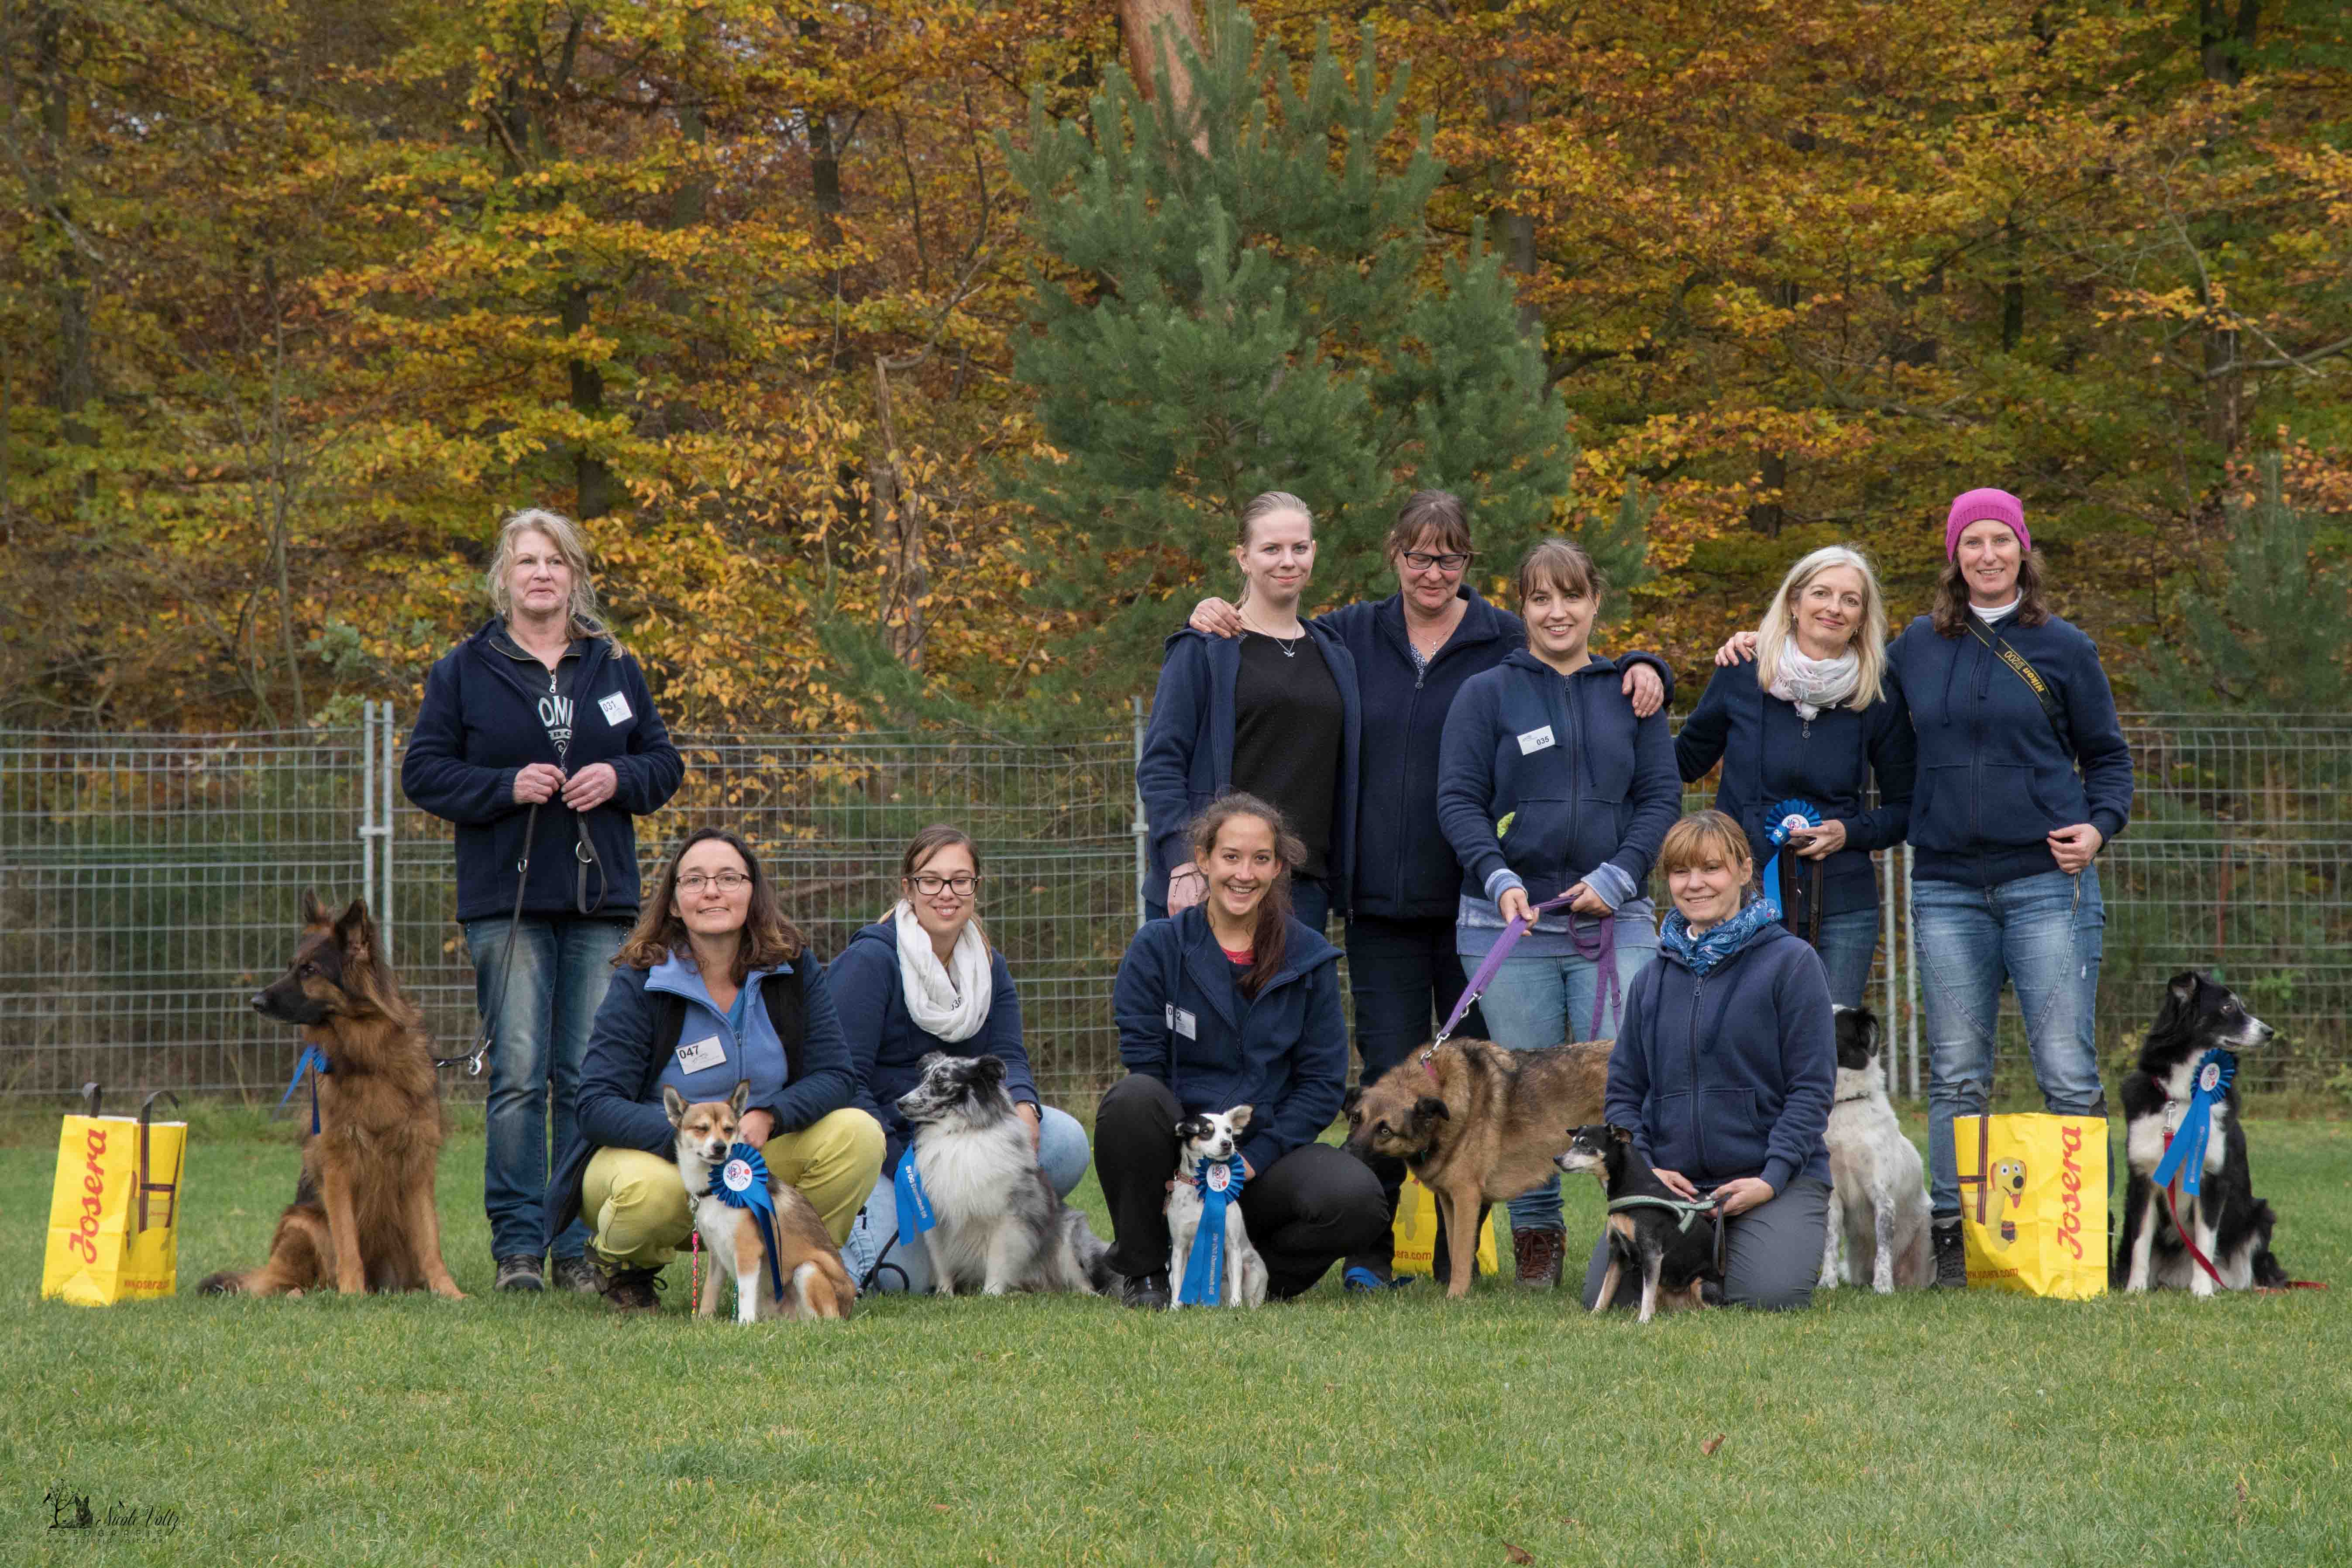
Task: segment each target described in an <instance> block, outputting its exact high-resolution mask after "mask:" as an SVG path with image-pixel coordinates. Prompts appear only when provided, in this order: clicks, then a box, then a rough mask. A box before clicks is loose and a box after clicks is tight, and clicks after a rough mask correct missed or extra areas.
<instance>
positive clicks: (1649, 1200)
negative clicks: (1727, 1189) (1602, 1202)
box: [1609, 1193, 1715, 1230]
mask: <svg viewBox="0 0 2352 1568" xmlns="http://www.w3.org/2000/svg"><path fill="white" fill-rule="evenodd" d="M1627 1209H1664V1210H1666V1211H1668V1212H1669V1213H1672V1214H1676V1215H1681V1216H1682V1220H1681V1223H1680V1224H1678V1225H1676V1226H1675V1229H1676V1230H1688V1229H1690V1227H1691V1221H1693V1220H1695V1219H1696V1218H1697V1217H1698V1216H1699V1215H1703V1214H1713V1213H1714V1212H1715V1200H1714V1199H1713V1198H1708V1199H1707V1200H1706V1201H1705V1202H1704V1203H1692V1202H1691V1201H1689V1200H1688V1199H1686V1198H1654V1197H1651V1196H1649V1195H1648V1194H1645V1193H1634V1194H1629V1195H1627V1196H1625V1197H1622V1198H1612V1199H1610V1200H1609V1212H1610V1213H1611V1214H1623V1213H1624V1212H1625V1211H1626V1210H1627Z"/></svg>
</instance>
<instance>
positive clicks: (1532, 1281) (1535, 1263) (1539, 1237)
mask: <svg viewBox="0 0 2352 1568" xmlns="http://www.w3.org/2000/svg"><path fill="white" fill-rule="evenodd" d="M1511 1257H1512V1259H1513V1261H1514V1262H1516V1263H1517V1265H1518V1271H1519V1283H1520V1284H1522V1285H1525V1286H1528V1287H1529V1288H1531V1289H1537V1290H1551V1289H1558V1288H1559V1270H1560V1265H1561V1264H1562V1263H1564V1262H1566V1261H1567V1259H1568V1233H1567V1232H1566V1231H1561V1230H1515V1231H1513V1232H1511Z"/></svg>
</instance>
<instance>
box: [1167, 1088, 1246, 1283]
mask: <svg viewBox="0 0 2352 1568" xmlns="http://www.w3.org/2000/svg"><path fill="white" fill-rule="evenodd" d="M1249 1124H1250V1108H1249V1107H1248V1106H1246V1105H1236V1106H1234V1108H1233V1109H1232V1110H1228V1111H1226V1112H1225V1113H1224V1114H1223V1116H1213V1115H1212V1116H1188V1117H1186V1118H1185V1119H1184V1120H1183V1121H1179V1122H1178V1123H1177V1124H1176V1136H1177V1137H1179V1138H1181V1139H1182V1140H1183V1141H1184V1151H1183V1152H1182V1154H1181V1155H1180V1156H1179V1157H1178V1159H1177V1161H1176V1179H1175V1180H1174V1181H1173V1182H1171V1183H1170V1184H1169V1187H1168V1211H1167V1212H1168V1242H1169V1256H1168V1299H1169V1300H1170V1301H1171V1303H1179V1304H1181V1302H1182V1301H1183V1300H1184V1268H1185V1265H1186V1264H1188V1263H1189V1262H1191V1261H1192V1242H1193V1239H1194V1238H1195V1237H1197V1236H1199V1234H1200V1231H1201V1214H1202V1197H1201V1194H1200V1190H1199V1189H1198V1188H1196V1187H1194V1186H1193V1184H1192V1173H1194V1172H1195V1171H1198V1170H1199V1169H1200V1168H1201V1162H1202V1161H1203V1160H1207V1161H1210V1162H1212V1163H1223V1162H1224V1161H1227V1160H1230V1159H1232V1158H1233V1157H1234V1150H1235V1149H1237V1148H1239V1147H1240V1146H1241V1134H1242V1132H1243V1131H1244V1129H1245V1128H1247V1127H1248V1126H1249ZM1219 1174H1222V1173H1219ZM1224 1265H1225V1277H1224V1279H1222V1280H1221V1281H1219V1282H1218V1285H1219V1288H1218V1290H1217V1300H1218V1303H1219V1304H1220V1305H1222V1306H1227V1307H1263V1306H1264V1305H1265V1287H1266V1271H1265V1258H1261V1257H1259V1256H1258V1251H1257V1248H1256V1247H1252V1246H1251V1245H1250V1238H1249V1227H1248V1226H1244V1224H1243V1223H1242V1205H1240V1204H1238V1203H1228V1204H1226V1205H1225V1255H1224Z"/></svg>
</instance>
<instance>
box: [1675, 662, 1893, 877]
mask: <svg viewBox="0 0 2352 1568" xmlns="http://www.w3.org/2000/svg"><path fill="white" fill-rule="evenodd" d="M1914 761H1915V759H1914V754H1913V749H1912V740H1911V715H1910V710H1908V709H1907V708H1906V707H1905V706H1904V702H1903V690H1902V687H1901V686H1900V684H1899V683H1898V682H1897V681H1896V680H1895V674H1894V670H1893V669H1892V668H1889V669H1888V671H1887V674H1886V678H1885V681H1884V683H1883V689H1882V690H1881V692H1880V695H1879V699H1878V700H1877V701H1875V702H1874V703H1872V704H1871V705H1870V706H1869V707H1867V708H1864V709H1862V710H1859V711H1857V710H1854V709H1853V708H1849V707H1845V706H1843V705H1841V706H1839V707H1836V708H1824V709H1822V710H1821V711H1820V712H1819V713H1816V714H1815V715H1814V716H1813V717H1812V719H1811V721H1806V720H1805V719H1803V718H1802V717H1801V716H1800V715H1799V714H1798V712H1797V705H1796V704H1795V703H1793V702H1789V701H1784V700H1781V699H1780V698H1778V697H1775V696H1773V695H1772V694H1771V693H1770V692H1769V691H1767V690H1765V689H1764V688H1763V687H1762V685H1761V684H1759V682H1758V680H1757V679H1756V666H1755V665H1753V664H1736V665H1732V666H1730V667H1729V668H1724V669H1718V670H1717V671H1716V672H1715V674H1714V676H1713V677H1712V678H1711V679H1709V680H1708V681H1707V683H1706V691H1705V692H1703V693H1701V694H1700V696H1699V700H1698V706H1697V707H1696V708H1695V709H1693V710H1691V716H1690V717H1689V718H1687V719H1685V720H1684V721H1683V727H1682V732H1681V733H1680V734H1678V735H1676V736H1675V765H1676V766H1677V767H1678V768H1680V769H1681V771H1682V776H1683V782H1684V783H1685V784H1688V783H1690V782H1691V781H1693V780H1695V779H1698V778H1701V777H1703V776H1705V774H1706V771H1707V769H1709V768H1711V767H1713V766H1715V764H1716V763H1717V762H1721V763H1723V776H1722V778H1721V779H1719V780H1718V781H1717V784H1716V792H1715V808H1716V810H1717V811H1719V812H1722V813H1723V814H1724V815H1725V816H1728V817H1730V818H1731V819H1732V820H1733V821H1734V822H1737V823H1738V824H1739V826H1740V827H1741V829H1742V830H1744V831H1745V832H1746V833H1747V835H1748V852H1749V853H1750V854H1751V855H1753V856H1754V857H1755V858H1756V867H1757V870H1758V871H1759V874H1760V873H1761V871H1762V870H1763V868H1764V863H1765V862H1766V860H1768V859H1769V858H1771V857H1772V856H1774V855H1777V854H1779V853H1780V850H1779V848H1778V847H1776V846H1775V845H1774V844H1773V843H1772V841H1771V839H1770V838H1769V837H1766V834H1767V831H1768V830H1769V828H1770V827H1771V826H1772V824H1771V823H1770V822H1769V820H1768V819H1767V818H1766V816H1765V812H1766V810H1767V809H1768V808H1769V807H1771V806H1774V805H1779V804H1780V802H1781V801H1784V800H1790V799H1798V800H1808V801H1811V803H1812V804H1813V805H1817V806H1819V807H1820V808H1821V812H1822V820H1823V821H1824V822H1827V821H1832V820H1835V821H1838V822H1843V823H1844V824H1845V847H1844V848H1843V849H1841V850H1839V851H1838V852H1837V853H1836V854H1834V855H1832V856H1831V857H1830V858H1828V859H1827V860H1825V861H1823V862H1822V913H1823V914H1830V915H1842V914H1844V913H1845V912H1846V911H1847V910H1874V909H1876V908H1877V907H1878V879H1877V877H1876V876H1874V874H1873V873H1872V869H1871V865H1870V851H1872V850H1874V849H1891V848H1893V847H1895V845H1897V844H1900V843H1902V842H1903V835H1904V832H1905V830H1906V827H1907V826H1908V825H1909V823H1910V819H1911V778H1912V773H1913V771H1914ZM1872 773H1877V775H1878V805H1875V806H1874V807H1872V808H1871V809H1870V810H1867V811H1865V810H1864V809H1863V804H1862V803H1863V800H1864V795H1865V786H1866V785H1867V784H1869V782H1870V775H1871V774H1872Z"/></svg>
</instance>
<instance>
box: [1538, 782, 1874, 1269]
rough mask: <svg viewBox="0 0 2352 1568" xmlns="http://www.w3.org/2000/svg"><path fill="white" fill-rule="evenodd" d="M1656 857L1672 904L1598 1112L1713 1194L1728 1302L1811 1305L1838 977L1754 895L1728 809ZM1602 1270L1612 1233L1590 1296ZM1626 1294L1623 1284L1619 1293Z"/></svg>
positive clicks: (1671, 841)
mask: <svg viewBox="0 0 2352 1568" xmlns="http://www.w3.org/2000/svg"><path fill="white" fill-rule="evenodd" d="M1658 865H1659V867H1660V868H1662V869H1664V872H1665V874H1666V888H1667V890H1668V891H1669V892H1671V893H1672V894H1673V895H1674V900H1675V910H1674V912H1673V913H1672V914H1670V915H1668V916H1667V917H1666V919H1665V924H1664V927H1663V928H1662V929H1661V930H1660V931H1659V932H1658V962H1657V963H1653V964H1652V965H1650V967H1649V968H1647V969H1645V970H1643V972H1642V973H1641V974H1640V975H1639V976H1637V977H1636V978H1635V979H1634V981H1633V985H1632V987H1631V988H1630V989H1629V990H1628V991H1627V992H1626V995H1625V1011H1624V1021H1623V1022H1622V1025H1621V1026H1619V1028H1618V1031H1617V1046H1616V1048H1615V1049H1614V1050H1613V1051H1612V1052H1611V1054H1610V1058H1609V1090H1608V1095H1607V1097H1606V1100H1605V1101H1604V1104H1605V1106H1606V1112H1605V1114H1606V1115H1607V1117H1608V1119H1609V1121H1611V1122H1612V1123H1613V1124H1615V1125H1617V1126H1619V1127H1625V1128H1630V1129H1632V1130H1633V1145H1634V1147H1635V1148H1637V1149H1638V1150H1640V1151H1641V1152H1642V1153H1643V1156H1644V1157H1645V1158H1647V1159H1648V1160H1649V1162H1650V1163H1651V1164H1653V1165H1654V1166H1656V1167H1657V1172H1658V1179H1659V1180H1660V1181H1662V1182H1664V1184H1666V1185H1667V1186H1668V1187H1670V1188H1672V1189H1673V1190H1674V1191H1675V1193H1676V1194H1679V1195H1680V1196H1682V1197H1683V1198H1685V1199H1688V1200H1693V1201H1697V1200H1702V1199H1705V1198H1707V1197H1710V1196H1711V1197H1713V1198H1714V1199H1715V1200H1716V1203H1717V1205H1718V1206H1719V1208H1720V1210H1721V1212H1722V1214H1723V1215H1724V1216H1725V1218H1724V1221H1723V1223H1724V1225H1725V1226H1726V1227H1727V1234H1726V1236H1725V1238H1724V1243H1725V1252H1726V1259H1725V1266H1724V1281H1723V1299H1724V1300H1725V1301H1727V1302H1729V1303H1732V1304H1736V1305H1740V1306H1750V1307H1766V1308H1775V1309H1777V1308H1787V1307H1802V1306H1805V1305H1807V1304H1809V1303H1810V1302H1811V1300H1812V1293H1813V1279H1814V1278H1815V1276H1817V1275H1819V1274H1820V1273H1821V1268H1822V1237H1823V1234H1824V1232H1825V1230H1826V1228H1827V1226H1828V1223H1829V1197H1830V1155H1829V1149H1828V1146H1827V1145H1826V1144H1824V1143H1823V1142H1822V1133H1823V1132H1824V1131H1827V1130H1828V1127H1829V1122H1830V1099H1831V1096H1832V1092H1833V1091H1834V1089H1835V1088H1836V1084H1837V1037H1836V1022H1835V1015H1834V1013H1833V1011H1832V1007H1831V1005H1830V988H1829V978H1828V975H1827V974H1826V973H1825V972H1824V971H1823V970H1822V961H1821V958H1820V956H1819V955H1818V954H1816V953H1815V952H1813V950H1812V949H1811V947H1809V946H1807V945H1806V944H1805V942H1803V941H1802V940H1801V939H1800V938H1799V937H1798V936H1797V935H1796V934H1795V933H1794V932H1792V931H1790V930H1789V929H1788V928H1787V927H1786V926H1784V925H1782V924H1781V923H1780V909H1779V907H1778V906H1777V905H1775V904H1774V903H1773V902H1772V901H1771V900H1769V899H1761V898H1759V899H1750V898H1748V879H1749V877H1750V876H1751V875H1752V874H1753V873H1754V870H1755V866H1754V863H1753V862H1752V861H1751V859H1750V858H1749V856H1748V838H1747V835H1745V834H1744V833H1742V832H1741V831H1740V829H1739V825H1738V823H1735V822H1734V821H1732V820H1731V818H1729V817H1727V816H1724V815H1723V814H1722V813H1721V812H1719V811H1702V812H1697V813H1695V814H1694V815H1692V816H1686V817H1685V818H1683V819H1682V820H1681V821H1680V822H1677V823H1675V826H1673V827H1672V828H1670V829H1668V830H1667V833H1666V839H1665V843H1664V845H1663V846H1662V847H1660V848H1659V850H1658ZM1702 1223H1709V1222H1704V1221H1703V1222H1702ZM1608 1267H1609V1245H1608V1237H1606V1235H1605V1234H1604V1235H1603V1236H1602V1237H1601V1239H1600V1241H1599V1242H1598V1243H1597V1244H1596V1245H1595V1246H1594V1247H1593V1249H1592V1260H1591V1266H1590V1267H1589V1268H1587V1269H1586V1270H1585V1276H1584V1302H1585V1305H1586V1306H1588V1307H1589V1306H1591V1304H1592V1302H1593V1301H1594V1300H1595V1299H1596V1298H1598V1297H1599V1296H1600V1294H1601V1279H1602V1277H1603V1275H1605V1274H1606V1273H1607V1271H1608ZM1630 1294H1631V1293H1630V1292H1625V1291H1621V1292H1619V1295H1618V1300H1619V1302H1620V1304H1622V1303H1624V1302H1625V1301H1626V1300H1627V1299H1628V1297H1629V1296H1630Z"/></svg>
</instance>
